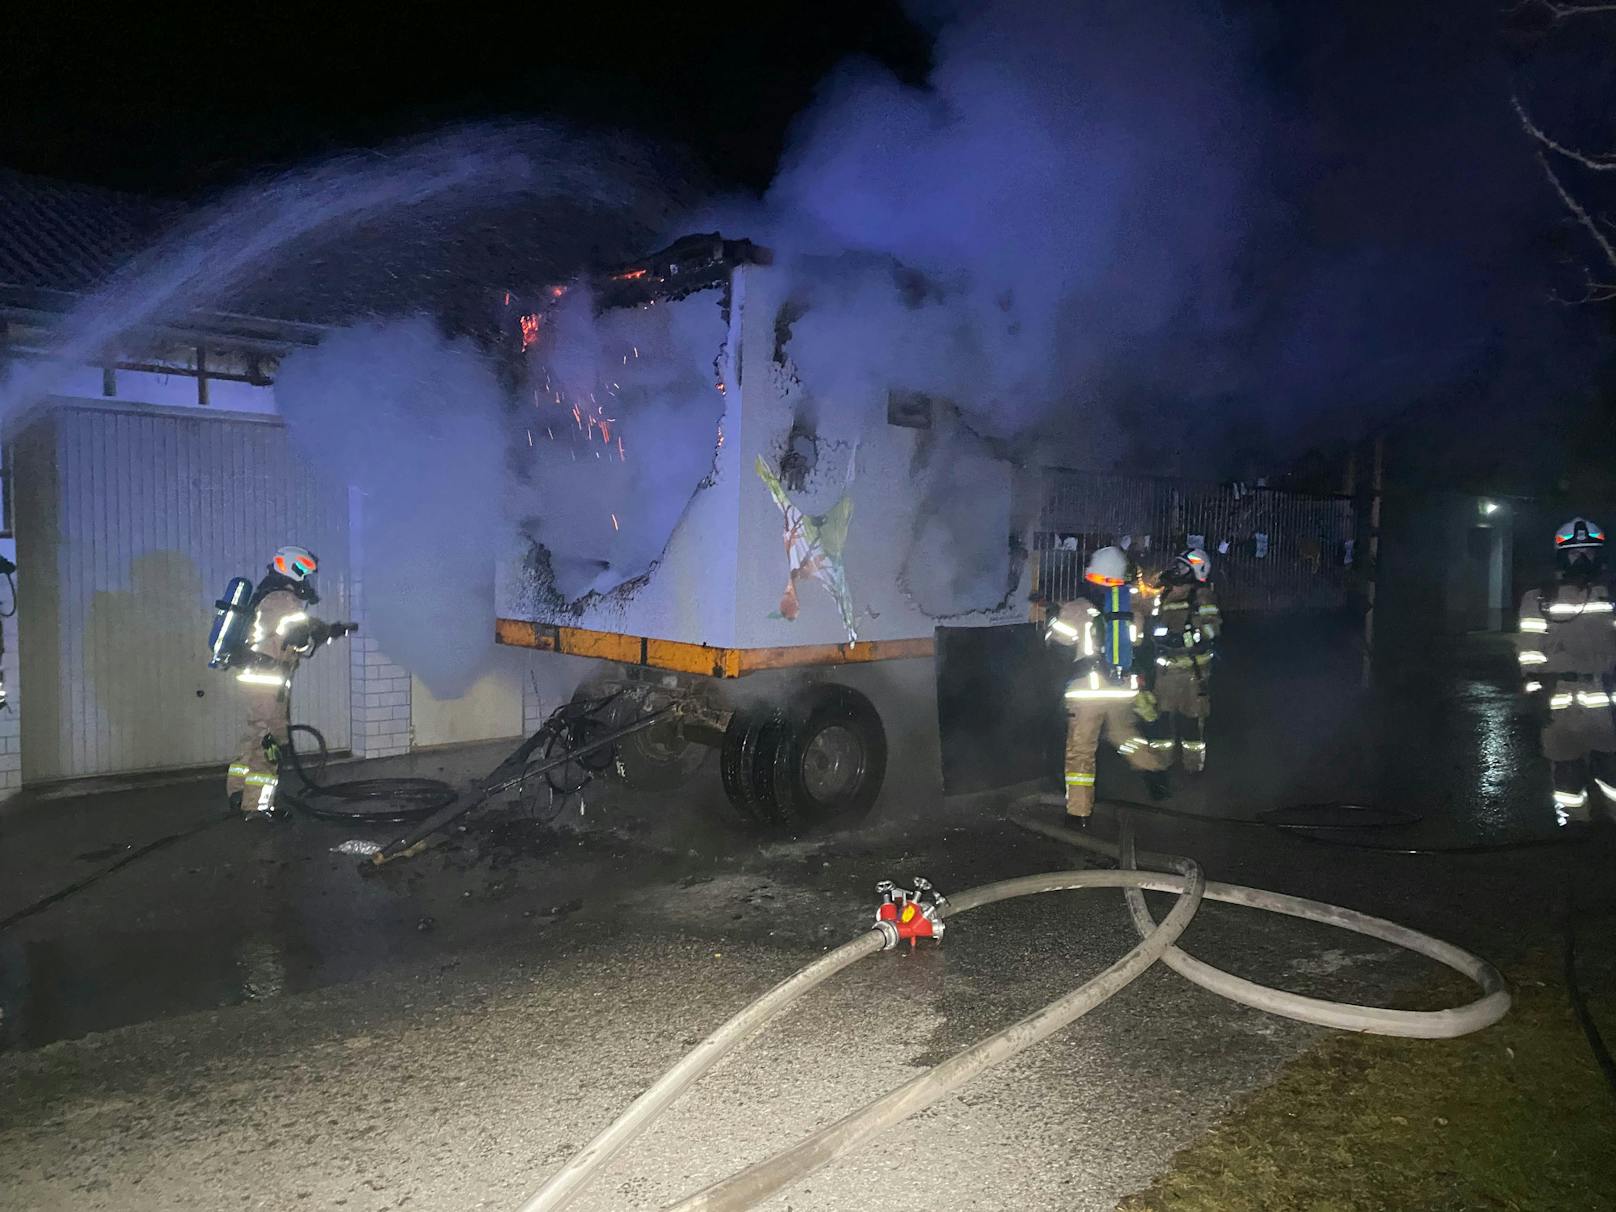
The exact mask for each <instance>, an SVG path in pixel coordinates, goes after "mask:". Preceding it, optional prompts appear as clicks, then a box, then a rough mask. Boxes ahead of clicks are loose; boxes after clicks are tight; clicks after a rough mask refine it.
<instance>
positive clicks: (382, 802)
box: [279, 724, 458, 825]
mask: <svg viewBox="0 0 1616 1212" xmlns="http://www.w3.org/2000/svg"><path fill="white" fill-rule="evenodd" d="M299 732H306V733H308V734H310V735H311V736H313V737H314V738H315V743H316V745H317V747H318V751H319V753H320V755H321V760H320V765H321V767H322V768H323V767H324V765H325V753H326V746H325V737H324V736H322V735H321V733H320V731H319V729H317V728H314V727H312V726H310V725H308V724H294V725H293V726H292V728H291V730H290V732H289V733H288V735H287V738H286V749H285V752H286V755H287V757H288V758H290V759H291V766H292V769H293V770H294V771H295V772H296V774H297V777H298V780H299V781H300V782H301V783H302V784H303V785H302V787H301V788H300V789H298V790H297V791H289V790H284V789H282V790H280V791H279V798H280V799H282V800H284V801H285V802H286V803H288V804H290V805H292V807H294V808H296V809H298V810H299V811H300V812H306V813H307V814H308V815H310V816H313V817H318V818H319V819H321V820H327V821H349V822H352V823H354V824H362V825H363V824H374V825H397V824H400V823H402V822H405V821H414V820H419V819H420V818H421V817H423V816H430V815H431V814H432V813H434V812H437V811H439V810H441V809H443V808H446V807H448V806H449V805H450V804H452V803H454V802H455V800H456V798H458V793H457V792H456V791H455V789H454V788H453V787H451V786H450V785H449V784H448V783H446V782H444V781H443V780H442V779H427V778H409V777H399V778H379V779H348V780H346V781H343V782H340V783H321V782H320V781H318V780H317V779H316V778H315V777H314V776H313V775H312V774H310V773H309V771H308V768H307V767H306V766H305V765H304V764H303V758H302V755H300V754H299V753H298V749H297V744H296V742H295V740H294V739H293V738H294V736H295V734H296V733H299Z"/></svg>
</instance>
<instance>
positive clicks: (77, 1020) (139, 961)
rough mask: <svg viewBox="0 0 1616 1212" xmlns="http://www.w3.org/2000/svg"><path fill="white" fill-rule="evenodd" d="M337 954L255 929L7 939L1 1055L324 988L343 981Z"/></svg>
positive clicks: (0, 971) (1, 943) (2, 944)
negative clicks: (252, 931)
mask: <svg viewBox="0 0 1616 1212" xmlns="http://www.w3.org/2000/svg"><path fill="white" fill-rule="evenodd" d="M331 959H332V957H330V956H326V955H322V954H320V953H319V952H318V951H317V950H316V949H315V948H314V947H313V946H311V945H309V944H307V943H304V942H301V941H298V940H292V939H287V938H271V937H268V936H255V935H237V936H233V937H231V936H218V937H209V936H208V935H206V934H203V935H198V934H196V933H193V932H181V931H173V932H161V933H140V934H110V933H109V934H100V935H94V936H90V937H75V938H71V939H56V938H50V939H39V940H32V941H23V942H13V941H11V940H8V939H4V938H0V1051H7V1050H21V1049H27V1048H38V1047H41V1046H43V1045H45V1044H48V1043H52V1042H54V1041H56V1040H60V1039H74V1038H77V1037H79V1036H82V1035H86V1034H88V1033H90V1032H93V1031H105V1030H108V1029H110V1028H113V1027H121V1026H127V1025H129V1024H131V1023H140V1022H145V1021H147V1020H149V1019H154V1018H162V1017H166V1016H168V1015H172V1014H183V1013H187V1012H190V1011H196V1010H207V1009H211V1008H214V1007H218V1006H228V1005H235V1004H237V1003H240V1002H246V1001H257V1000H261V999H264V998H270V997H278V996H280V995H281V994H285V993H299V992H302V991H304V990H307V989H312V988H317V987H319V986H321V985H326V984H330V983H332V982H333V981H334V980H336V979H339V975H338V973H336V972H334V971H332V963H331Z"/></svg>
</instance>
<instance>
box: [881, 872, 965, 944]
mask: <svg viewBox="0 0 1616 1212" xmlns="http://www.w3.org/2000/svg"><path fill="white" fill-rule="evenodd" d="M914 884H915V886H914V888H913V889H909V888H900V887H898V886H897V885H896V884H894V883H893V882H892V881H891V880H882V881H881V882H880V883H878V884H877V885H876V886H875V891H876V895H877V896H879V897H881V903H880V904H879V905H878V906H877V907H876V911H875V926H876V929H878V930H880V931H881V935H882V938H883V939H885V940H886V942H885V945H884V946H883V947H882V950H884V951H891V950H892V949H893V948H894V947H896V946H897V945H898V943H899V942H900V941H901V940H903V939H908V940H909V948H910V950H914V948H915V946H916V945H917V944H918V942H919V941H920V940H921V939H923V938H929V939H933V940H935V941H937V942H942V940H943V917H942V914H941V913H940V912H939V910H940V909H941V908H942V907H943V906H944V905H946V904H947V903H948V898H947V897H945V896H943V895H942V893H940V892H938V891H937V890H936V889H935V888H933V887H932V886H931V881H930V880H927V879H922V878H920V877H919V876H916V877H915V881H914Z"/></svg>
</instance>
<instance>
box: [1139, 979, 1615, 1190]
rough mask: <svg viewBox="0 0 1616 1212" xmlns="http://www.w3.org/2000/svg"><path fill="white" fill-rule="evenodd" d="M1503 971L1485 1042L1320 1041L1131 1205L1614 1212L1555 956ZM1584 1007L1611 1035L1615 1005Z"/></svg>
mask: <svg viewBox="0 0 1616 1212" xmlns="http://www.w3.org/2000/svg"><path fill="white" fill-rule="evenodd" d="M1508 978H1509V983H1510V989H1511V992H1512V993H1513V995H1514V998H1515V1004H1514V1006H1513V1007H1512V1009H1511V1010H1510V1013H1509V1014H1508V1015H1507V1016H1506V1017H1505V1018H1504V1020H1503V1021H1502V1022H1501V1023H1499V1024H1497V1025H1496V1026H1493V1027H1490V1028H1488V1029H1487V1030H1485V1031H1481V1032H1479V1033H1477V1034H1475V1035H1470V1036H1466V1037H1464V1038H1463V1039H1457V1040H1405V1039H1390V1038H1386V1037H1383V1036H1373V1035H1347V1034H1338V1035H1332V1036H1330V1037H1328V1038H1327V1039H1325V1040H1323V1041H1322V1042H1321V1043H1320V1044H1319V1045H1318V1046H1316V1047H1314V1048H1312V1049H1310V1050H1309V1051H1308V1052H1307V1053H1305V1054H1303V1055H1302V1056H1301V1057H1298V1058H1297V1060H1296V1061H1295V1062H1293V1063H1292V1064H1291V1065H1289V1066H1287V1067H1286V1069H1285V1070H1284V1072H1283V1073H1282V1074H1281V1075H1280V1078H1279V1080H1278V1081H1276V1082H1275V1083H1274V1084H1273V1085H1271V1086H1269V1087H1267V1088H1266V1089H1263V1090H1259V1091H1256V1092H1254V1093H1252V1094H1250V1095H1248V1096H1247V1097H1245V1098H1244V1099H1242V1100H1241V1101H1240V1102H1239V1103H1238V1104H1237V1105H1236V1106H1235V1108H1234V1109H1233V1111H1232V1112H1231V1113H1230V1115H1229V1116H1228V1117H1227V1118H1226V1119H1225V1120H1224V1121H1223V1122H1222V1123H1221V1124H1220V1125H1218V1126H1217V1127H1216V1128H1213V1129H1212V1130H1211V1131H1210V1132H1208V1133H1207V1135H1206V1136H1204V1137H1203V1138H1202V1139H1201V1140H1199V1141H1197V1142H1196V1143H1195V1144H1193V1145H1191V1146H1190V1147H1189V1148H1187V1149H1185V1150H1183V1151H1182V1152H1181V1153H1179V1155H1178V1156H1177V1157H1176V1158H1174V1159H1173V1165H1172V1168H1171V1169H1169V1170H1168V1172H1167V1173H1165V1174H1163V1175H1161V1176H1160V1177H1159V1178H1158V1179H1157V1180H1156V1181H1155V1182H1154V1183H1153V1184H1151V1186H1150V1187H1149V1188H1148V1189H1147V1190H1145V1191H1142V1192H1139V1193H1138V1194H1136V1195H1131V1196H1129V1197H1128V1198H1127V1199H1125V1200H1123V1201H1122V1203H1121V1205H1120V1208H1121V1209H1122V1212H1245V1210H1250V1212H1257V1210H1259V1209H1261V1210H1263V1212H1281V1210H1283V1212H1291V1210H1293V1209H1294V1210H1296V1212H1378V1210H1380V1209H1398V1210H1399V1212H1404V1210H1406V1212H1425V1210H1430V1212H1438V1210H1440V1212H1459V1210H1465V1209H1487V1210H1489V1212H1492V1210H1496V1209H1545V1210H1548V1209H1554V1210H1556V1212H1558V1210H1560V1209H1567V1210H1572V1209H1574V1210H1576V1212H1593V1210H1596V1209H1616V1099H1613V1098H1612V1097H1611V1094H1610V1091H1609V1089H1608V1088H1607V1087H1606V1085H1605V1082H1604V1079H1603V1077H1602V1076H1601V1075H1600V1073H1599V1070H1598V1067H1597V1066H1596V1065H1595V1063H1594V1059H1593V1056H1592V1054H1591V1053H1590V1052H1589V1050H1588V1045H1587V1042H1586V1041H1585V1040H1584V1039H1583V1036H1582V1033H1581V1031H1580V1029H1579V1028H1578V1026H1577V1022H1576V1019H1575V1018H1574V1017H1573V1015H1572V1012H1571V1007H1570V1004H1569V1002H1568V1001H1567V998H1566V991H1565V986H1564V984H1563V983H1562V980H1561V976H1560V971H1559V967H1558V964H1557V962H1555V961H1554V960H1552V959H1549V958H1548V957H1539V958H1536V959H1534V960H1532V961H1530V962H1528V963H1526V964H1523V965H1522V966H1520V967H1519V968H1517V969H1516V970H1514V971H1512V972H1510V973H1509V974H1508ZM1443 992H1444V994H1446V993H1447V992H1449V991H1448V990H1444V991H1443ZM1451 992H1452V993H1453V994H1454V995H1455V996H1456V997H1463V996H1466V994H1465V993H1464V991H1463V989H1462V988H1460V987H1458V986H1455V987H1454V988H1453V989H1452V991H1451ZM1588 1000H1589V1006H1590V1009H1591V1010H1592V1011H1593V1014H1594V1017H1595V1020H1596V1021H1597V1022H1598V1023H1599V1024H1600V1025H1601V1027H1602V1028H1603V1030H1604V1032H1605V1034H1606V1035H1607V1037H1608V1036H1610V1035H1611V1034H1616V998H1613V997H1612V996H1611V995H1610V992H1609V991H1608V990H1605V991H1602V992H1601V993H1600V994H1599V995H1597V996H1596V995H1595V992H1594V991H1589V999H1588ZM1436 1004H1439V1005H1440V1004H1451V1003H1442V1002H1437V1003H1436Z"/></svg>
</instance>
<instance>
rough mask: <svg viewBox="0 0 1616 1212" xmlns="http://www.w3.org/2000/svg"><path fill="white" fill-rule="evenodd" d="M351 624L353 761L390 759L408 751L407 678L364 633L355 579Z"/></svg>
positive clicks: (361, 592)
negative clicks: (354, 627)
mask: <svg viewBox="0 0 1616 1212" xmlns="http://www.w3.org/2000/svg"><path fill="white" fill-rule="evenodd" d="M349 606H350V609H351V610H352V611H353V621H354V622H356V623H358V624H359V632H358V634H356V635H353V636H350V637H349V640H348V644H349V659H350V660H351V661H352V662H353V668H352V672H353V679H352V682H351V683H350V691H349V693H350V695H351V699H350V702H351V704H352V716H353V742H352V744H353V752H354V756H355V757H391V756H393V755H394V754H399V753H408V752H409V748H410V675H409V673H408V671H406V670H405V669H404V668H403V667H402V666H400V665H395V664H394V663H393V662H392V661H390V660H389V659H388V658H387V654H386V653H384V652H382V650H381V648H380V646H379V645H378V644H377V643H376V640H375V638H374V637H372V636H369V635H367V634H366V633H365V622H366V618H365V587H364V581H363V580H361V579H360V578H357V577H356V578H355V579H354V581H353V587H352V589H351V590H350V594H349Z"/></svg>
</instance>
